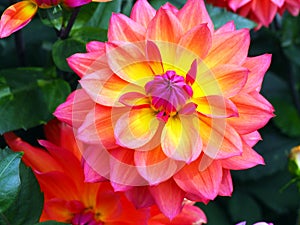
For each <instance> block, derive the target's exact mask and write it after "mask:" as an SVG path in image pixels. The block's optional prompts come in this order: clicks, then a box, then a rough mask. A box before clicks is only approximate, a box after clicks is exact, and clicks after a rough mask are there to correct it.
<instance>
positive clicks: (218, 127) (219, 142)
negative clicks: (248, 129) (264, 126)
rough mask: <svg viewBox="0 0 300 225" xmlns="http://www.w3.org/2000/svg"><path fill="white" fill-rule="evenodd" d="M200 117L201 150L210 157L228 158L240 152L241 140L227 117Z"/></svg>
mask: <svg viewBox="0 0 300 225" xmlns="http://www.w3.org/2000/svg"><path fill="white" fill-rule="evenodd" d="M199 118H200V123H199V124H200V125H199V126H200V135H201V138H202V140H203V145H204V146H203V151H204V153H205V155H207V156H209V157H210V158H212V159H222V158H228V157H232V156H236V155H241V153H242V141H241V137H240V135H239V134H238V133H237V131H236V130H235V129H234V128H233V127H232V126H231V125H230V124H229V123H228V121H227V120H228V119H222V118H220V119H219V118H213V119H211V118H208V117H204V116H199Z"/></svg>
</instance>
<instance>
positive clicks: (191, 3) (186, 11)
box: [178, 0, 214, 32]
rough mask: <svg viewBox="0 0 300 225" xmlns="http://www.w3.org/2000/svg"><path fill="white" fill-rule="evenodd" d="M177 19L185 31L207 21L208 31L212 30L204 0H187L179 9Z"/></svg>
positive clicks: (212, 26)
mask: <svg viewBox="0 0 300 225" xmlns="http://www.w3.org/2000/svg"><path fill="white" fill-rule="evenodd" d="M178 19H179V21H180V22H181V24H182V27H183V29H184V31H185V32H186V31H188V30H190V29H192V28H193V27H196V26H197V25H199V24H202V23H207V26H208V28H209V29H210V31H211V32H213V31H214V25H213V23H212V21H211V19H210V16H209V15H208V13H207V11H206V7H205V4H204V1H199V0H188V1H187V2H186V4H185V5H184V6H183V7H182V9H181V10H180V11H179V13H178Z"/></svg>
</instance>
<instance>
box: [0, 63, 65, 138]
mask: <svg viewBox="0 0 300 225" xmlns="http://www.w3.org/2000/svg"><path fill="white" fill-rule="evenodd" d="M69 93H70V88H69V85H68V83H67V82H65V81H64V80H62V79H59V78H56V75H55V74H54V73H53V70H45V69H42V68H16V69H6V70H1V71H0V117H1V118H2V119H1V123H0V133H1V134H2V133H4V132H7V131H11V130H16V129H20V128H24V129H28V128H30V127H33V126H37V125H39V124H43V123H46V122H47V121H48V120H49V119H50V118H52V113H53V111H54V110H55V108H56V107H57V106H58V105H59V104H60V103H62V102H63V101H64V100H65V99H66V97H67V95H68V94H69Z"/></svg>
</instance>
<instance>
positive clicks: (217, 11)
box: [206, 5, 256, 29]
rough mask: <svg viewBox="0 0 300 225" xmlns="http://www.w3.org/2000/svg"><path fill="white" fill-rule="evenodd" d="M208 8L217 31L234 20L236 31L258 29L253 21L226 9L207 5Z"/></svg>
mask: <svg viewBox="0 0 300 225" xmlns="http://www.w3.org/2000/svg"><path fill="white" fill-rule="evenodd" d="M206 8H207V11H208V14H209V15H210V17H211V19H212V21H213V23H214V25H215V28H216V29H217V28H219V27H221V26H222V25H224V24H225V23H227V22H229V21H232V20H233V21H234V24H235V26H236V29H241V28H249V29H252V28H254V27H256V23H254V22H253V21H251V20H248V19H246V18H244V17H241V16H239V15H237V14H235V13H232V12H229V11H227V10H226V9H222V8H219V7H215V6H212V5H206Z"/></svg>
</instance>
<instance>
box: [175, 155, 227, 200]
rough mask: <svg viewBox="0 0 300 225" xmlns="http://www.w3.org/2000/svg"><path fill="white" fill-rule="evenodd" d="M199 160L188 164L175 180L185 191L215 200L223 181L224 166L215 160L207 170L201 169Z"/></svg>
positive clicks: (200, 197) (201, 197)
mask: <svg viewBox="0 0 300 225" xmlns="http://www.w3.org/2000/svg"><path fill="white" fill-rule="evenodd" d="M199 162H200V161H199V160H197V161H195V162H192V163H191V164H189V165H186V166H185V167H184V168H183V169H182V170H180V171H179V172H178V173H177V174H176V175H175V176H174V180H175V182H176V183H177V184H178V186H179V187H180V188H181V189H182V190H184V191H185V192H188V193H192V194H194V195H195V196H199V198H198V199H199V200H200V201H201V200H202V199H203V198H205V199H209V200H213V199H214V198H215V197H216V196H217V195H218V193H219V187H220V184H221V181H222V176H223V175H222V167H221V163H220V162H219V161H216V160H215V161H213V162H212V163H211V164H210V165H209V166H208V167H207V168H206V169H205V170H203V171H200V170H199Z"/></svg>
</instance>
